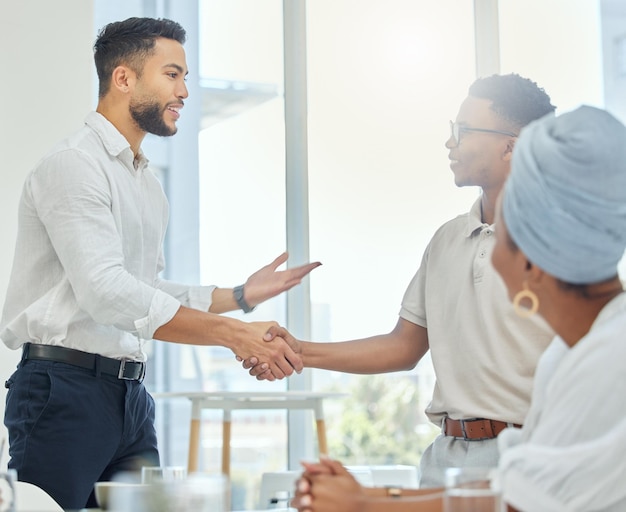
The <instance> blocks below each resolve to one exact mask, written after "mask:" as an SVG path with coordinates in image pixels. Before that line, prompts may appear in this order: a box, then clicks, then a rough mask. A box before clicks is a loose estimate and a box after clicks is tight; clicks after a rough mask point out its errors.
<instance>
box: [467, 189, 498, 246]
mask: <svg viewBox="0 0 626 512" xmlns="http://www.w3.org/2000/svg"><path fill="white" fill-rule="evenodd" d="M481 199H482V197H478V199H476V201H475V202H474V204H473V205H472V208H471V209H470V211H469V213H468V215H467V229H466V231H465V236H466V237H467V238H470V237H471V236H473V235H474V233H476V232H477V231H480V230H482V229H484V228H488V227H491V229H493V224H491V226H490V225H489V224H487V223H485V222H483V220H482V216H483V209H482V206H481Z"/></svg>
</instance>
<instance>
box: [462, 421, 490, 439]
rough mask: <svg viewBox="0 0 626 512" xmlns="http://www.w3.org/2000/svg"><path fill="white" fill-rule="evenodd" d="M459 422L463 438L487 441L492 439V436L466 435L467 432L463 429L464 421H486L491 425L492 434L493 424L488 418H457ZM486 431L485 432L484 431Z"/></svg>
mask: <svg viewBox="0 0 626 512" xmlns="http://www.w3.org/2000/svg"><path fill="white" fill-rule="evenodd" d="M459 421H460V422H461V432H463V439H465V440H466V441H487V440H488V439H494V437H493V436H491V437H490V436H483V437H469V436H468V435H467V432H466V431H465V423H466V422H467V423H470V422H474V421H488V422H489V426H490V427H491V430H492V434H493V433H494V432H493V426H492V425H491V421H490V420H486V419H481V418H472V419H467V420H459ZM485 433H486V432H485Z"/></svg>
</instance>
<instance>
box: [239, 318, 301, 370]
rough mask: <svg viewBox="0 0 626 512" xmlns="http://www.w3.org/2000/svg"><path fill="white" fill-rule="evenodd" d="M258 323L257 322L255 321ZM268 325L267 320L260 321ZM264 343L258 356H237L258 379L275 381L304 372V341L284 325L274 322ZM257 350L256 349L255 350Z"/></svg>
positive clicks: (264, 338)
mask: <svg viewBox="0 0 626 512" xmlns="http://www.w3.org/2000/svg"><path fill="white" fill-rule="evenodd" d="M253 323H257V322H253ZM258 323H262V324H263V325H267V323H266V322H258ZM262 343H263V345H261V346H260V347H259V352H257V353H259V354H261V353H262V354H263V355H258V356H250V357H248V358H246V359H244V358H242V357H240V356H238V355H237V356H236V358H237V361H239V362H241V363H242V366H243V368H244V369H246V370H249V373H250V375H252V376H253V377H256V378H257V380H268V381H274V380H276V379H283V378H284V377H289V376H291V375H293V372H294V371H295V372H296V373H300V372H302V369H303V368H304V363H303V361H302V342H301V341H300V340H297V339H296V338H294V337H293V336H292V335H291V333H290V332H289V331H288V330H287V329H285V328H284V327H281V326H279V325H278V324H275V323H273V325H271V327H270V328H269V329H268V330H267V332H266V333H265V334H264V335H263V341H262ZM255 352H256V351H255Z"/></svg>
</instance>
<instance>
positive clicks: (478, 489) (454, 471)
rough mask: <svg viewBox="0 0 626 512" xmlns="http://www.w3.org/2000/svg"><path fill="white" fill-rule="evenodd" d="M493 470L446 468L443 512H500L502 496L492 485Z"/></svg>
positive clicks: (494, 472)
mask: <svg viewBox="0 0 626 512" xmlns="http://www.w3.org/2000/svg"><path fill="white" fill-rule="evenodd" d="M496 471H497V470H496V469H495V468H478V467H474V468H472V467H468V468H448V469H447V470H446V488H445V493H444V499H443V512H475V511H479V510H480V511H481V512H487V511H489V512H501V511H502V496H501V494H500V491H499V489H497V488H496V487H495V485H494V477H495V474H496Z"/></svg>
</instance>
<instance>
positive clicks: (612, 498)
mask: <svg viewBox="0 0 626 512" xmlns="http://www.w3.org/2000/svg"><path fill="white" fill-rule="evenodd" d="M565 424H566V423H564V425H565ZM596 427H597V428H598V429H600V428H601V427H602V426H601V425H596ZM605 427H606V426H605ZM608 427H609V429H608V431H604V430H603V435H601V436H599V437H598V438H596V439H593V440H591V441H587V442H583V443H578V444H575V445H570V446H548V445H542V444H538V443H533V442H528V443H523V444H520V445H518V446H515V447H513V448H509V449H508V450H506V451H505V452H504V453H503V454H502V457H501V460H500V473H501V485H502V489H503V495H504V499H505V501H506V502H507V503H509V504H511V505H512V506H514V507H515V508H517V509H519V510H521V511H524V512H533V511H536V510H541V511H543V512H586V511H589V510H619V508H617V509H616V508H611V507H612V506H614V505H615V504H616V503H620V502H621V503H622V504H623V500H624V499H625V497H626V491H625V489H624V475H625V474H626V449H625V448H624V439H626V420H623V421H622V422H620V423H618V424H616V425H612V426H611V425H608Z"/></svg>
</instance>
